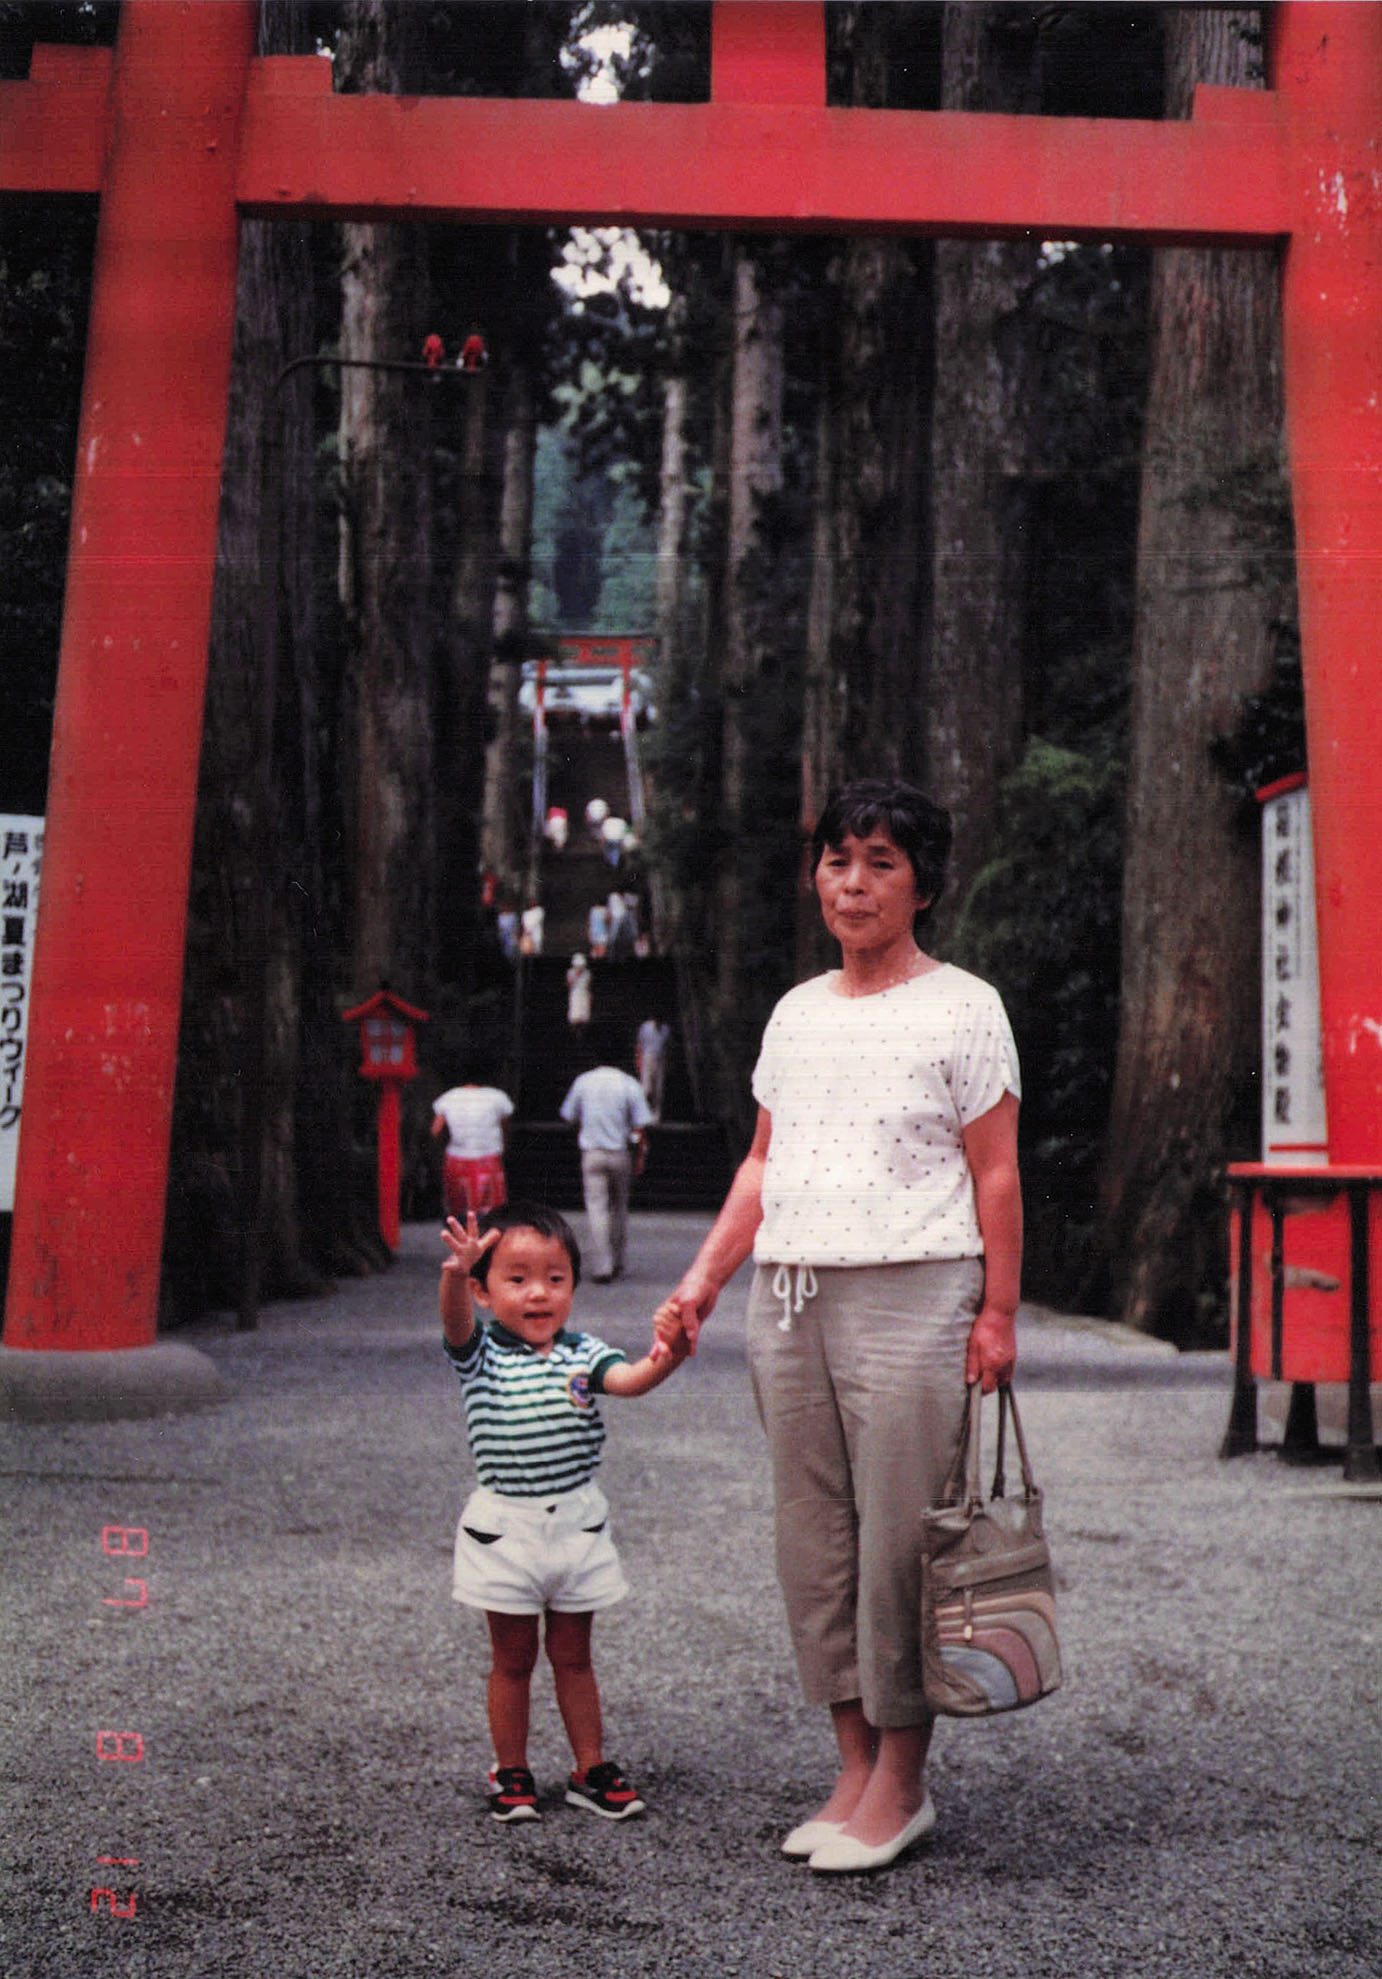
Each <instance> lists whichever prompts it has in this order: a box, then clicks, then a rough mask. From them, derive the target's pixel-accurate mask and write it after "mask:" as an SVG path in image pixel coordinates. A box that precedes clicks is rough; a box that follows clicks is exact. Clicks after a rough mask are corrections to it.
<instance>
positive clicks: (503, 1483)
mask: <svg viewBox="0 0 1382 1979" xmlns="http://www.w3.org/2000/svg"><path fill="white" fill-rule="evenodd" d="M442 1346H443V1349H444V1350H445V1353H446V1357H447V1359H448V1360H449V1361H450V1362H451V1365H452V1367H454V1368H455V1370H456V1373H457V1376H458V1377H459V1379H460V1383H461V1396H462V1400H463V1401H464V1403H465V1419H466V1429H467V1432H468V1434H469V1437H470V1452H471V1455H472V1456H473V1457H474V1459H475V1470H476V1474H477V1476H478V1477H479V1480H480V1482H481V1484H484V1485H488V1487H489V1489H490V1490H491V1491H497V1492H499V1493H500V1494H501V1495H502V1496H503V1497H505V1498H542V1497H545V1496H547V1495H548V1494H549V1493H555V1492H558V1491H575V1490H578V1489H579V1487H580V1486H581V1485H583V1484H588V1483H589V1482H590V1480H591V1478H592V1477H593V1476H594V1475H595V1472H596V1470H597V1468H598V1467H599V1462H600V1451H601V1448H602V1446H603V1444H604V1440H605V1425H604V1423H603V1422H602V1421H601V1419H600V1411H599V1408H598V1407H597V1406H596V1402H595V1397H596V1396H597V1395H598V1394H600V1393H601V1392H602V1390H603V1388H604V1379H605V1375H606V1373H607V1372H608V1370H609V1369H610V1368H612V1367H615V1366H616V1365H617V1364H618V1363H619V1362H620V1361H623V1360H626V1359H627V1358H628V1356H627V1355H626V1354H624V1353H623V1352H621V1350H620V1349H619V1348H618V1347H610V1346H607V1345H606V1344H605V1342H604V1341H603V1340H597V1339H596V1337H595V1335H594V1334H593V1333H567V1332H565V1331H563V1332H561V1333H558V1335H557V1336H556V1338H555V1340H553V1342H552V1346H551V1351H550V1352H548V1353H546V1354H540V1353H539V1352H538V1351H537V1349H536V1348H535V1347H530V1346H529V1345H528V1342H527V1341H526V1340H520V1339H519V1337H518V1335H517V1334H516V1333H510V1332H509V1330H508V1328H507V1327H506V1326H500V1325H498V1324H497V1322H496V1321H494V1320H487V1321H485V1322H483V1323H482V1324H477V1326H476V1328H475V1331H474V1332H473V1333H472V1334H471V1336H470V1339H469V1340H468V1341H467V1342H466V1344H465V1346H464V1348H462V1349H461V1350H460V1351H457V1349H456V1348H454V1347H452V1346H451V1345H450V1343H449V1342H448V1341H446V1340H443V1342H442Z"/></svg>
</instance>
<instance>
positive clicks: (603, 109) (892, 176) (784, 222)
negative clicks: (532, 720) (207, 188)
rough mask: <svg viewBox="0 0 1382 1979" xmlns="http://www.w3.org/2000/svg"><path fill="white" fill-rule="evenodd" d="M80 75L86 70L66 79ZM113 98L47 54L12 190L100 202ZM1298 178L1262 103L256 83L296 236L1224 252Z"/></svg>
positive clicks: (249, 161)
mask: <svg viewBox="0 0 1382 1979" xmlns="http://www.w3.org/2000/svg"><path fill="white" fill-rule="evenodd" d="M70 54H76V55H79V56H80V57H81V60H80V62H73V61H72V60H70V59H64V60H62V61H60V62H54V60H53V57H55V56H58V55H61V56H64V57H69V56H70ZM40 56H41V60H40ZM98 56H99V57H100V58H101V59H97V57H98ZM108 95H109V56H108V55H107V53H106V51H104V50H101V51H86V50H76V51H66V50H57V49H46V50H42V51H39V52H38V53H36V56H35V68H34V74H33V76H32V77H31V79H30V81H29V82H27V83H5V84H0V192H4V191H10V192H33V191H38V190H40V189H47V190H48V191H53V190H56V189H59V187H60V189H62V190H65V191H71V192H91V193H95V192H98V191H99V190H100V185H101V173H102V170H103V166H104V158H105V141H104V129H105V124H106V121H107V108H106V106H107V102H108ZM535 159H540V160H541V161H542V164H541V170H540V171H535V170H534V163H533V161H534V160H535ZM1286 159H1287V145H1286V141H1285V133H1284V130H1283V125H1282V121H1281V117H1280V115H1279V111H1278V105H1277V102H1276V99H1275V97H1274V96H1273V95H1271V94H1270V93H1269V92H1267V91H1264V90H1248V89H1201V90H1199V91H1198V92H1197V95H1196V101H1195V115H1194V117H1193V118H1192V119H1191V120H1190V121H1188V122H1179V123H1151V122H1146V121H1136V120H1132V119H1112V118H1093V117H1014V116H997V115H982V114H965V113H960V112H953V111H937V112H926V111H915V110H837V109H827V108H825V107H824V106H823V105H807V104H799V103H789V104H782V103H756V102H745V101H742V100H739V101H729V102H718V101H717V102H710V103H626V104H609V105H594V104H588V103H567V102H552V101H547V100H538V99H532V100H529V99H509V98H506V99H503V100H499V99H490V98H484V97H442V96H415V97H401V96H379V95H375V96H338V95H335V94H333V92H332V86H331V64H330V62H329V61H328V60H326V59H325V58H324V57H320V56H311V55H308V56H266V57H261V58H260V59H259V60H257V61H255V62H254V63H252V65H251V69H250V78H249V87H248V90H247V92H246V98H245V122H244V126H243V129H242V133H241V139H240V163H239V170H238V173H237V176H236V185H235V197H236V202H237V204H238V206H239V208H240V210H241V212H242V213H248V214H252V215H257V216H261V217H265V216H272V215H275V214H280V215H281V214H285V213H289V212H291V213H292V214H293V216H294V217H295V218H298V219H301V218H303V217H308V218H317V219H327V218H331V219H341V218H349V219H357V220H365V219H387V218H397V217H399V216H400V215H403V214H407V215H408V216H409V217H411V218H416V219H421V220H475V221H487V220H489V221H500V220H502V221H504V222H505V223H507V224H514V223H523V222H531V223H532V224H534V225H546V224H549V223H552V222H555V221H571V220H577V221H580V222H583V223H585V224H588V225H611V226H615V225H624V224H628V225H634V224H637V225H642V226H654V227H686V228H706V227H729V226H733V227H736V228H771V229H773V230H775V231H777V232H815V233H851V232H859V231H861V230H863V231H867V232H869V233H889V232H892V233H913V234H946V235H971V236H974V237H983V238H995V237H999V236H1003V235H1014V234H1022V235H1031V234H1033V233H1036V234H1038V235H1039V236H1041V237H1042V238H1050V239H1058V240H1078V239H1090V240H1140V241H1144V242H1152V243H1156V242H1168V241H1177V242H1182V243H1198V244H1201V245H1225V244H1231V243H1235V242H1237V243H1240V244H1250V243H1263V242H1267V241H1270V240H1273V239H1275V238H1279V237H1281V236H1284V235H1285V234H1287V233H1288V232H1289V231H1290V227H1291V215H1292V202H1291V198H1290V188H1289V183H1288V175H1287V170H1286ZM55 178H57V179H58V185H55Z"/></svg>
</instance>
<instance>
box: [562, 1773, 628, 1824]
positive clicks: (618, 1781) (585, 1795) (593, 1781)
mask: <svg viewBox="0 0 1382 1979" xmlns="http://www.w3.org/2000/svg"><path fill="white" fill-rule="evenodd" d="M566 1798H567V1799H568V1800H569V1801H570V1803H571V1805H572V1806H573V1807H584V1808H586V1809H587V1810H588V1811H589V1812H590V1813H591V1814H601V1815H603V1816H604V1818H605V1820H606V1821H627V1820H628V1818H629V1816H630V1815H631V1814H641V1813H642V1812H643V1807H644V1803H643V1802H642V1801H641V1800H640V1799H639V1798H638V1795H637V1794H636V1793H635V1791H634V1789H633V1788H632V1787H631V1786H630V1785H629V1783H628V1781H627V1780H626V1779H625V1778H624V1775H623V1774H622V1773H621V1772H620V1771H619V1768H618V1767H617V1766H616V1765H615V1763H614V1761H613V1760H612V1759H606V1760H604V1761H602V1762H601V1764H600V1765H598V1766H591V1767H589V1768H588V1769H587V1771H586V1772H585V1774H584V1775H581V1774H579V1773H573V1774H572V1775H571V1778H570V1780H569V1781H568V1782H567V1787H566Z"/></svg>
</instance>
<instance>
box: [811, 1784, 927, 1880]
mask: <svg viewBox="0 0 1382 1979" xmlns="http://www.w3.org/2000/svg"><path fill="white" fill-rule="evenodd" d="M935 1825H936V1806H935V1802H934V1801H933V1800H932V1798H931V1796H930V1794H929V1793H928V1794H927V1796H926V1798H925V1800H924V1801H923V1802H922V1803H921V1806H920V1807H919V1808H918V1809H917V1811H916V1813H915V1814H914V1815H913V1816H912V1818H911V1820H910V1821H909V1822H908V1823H907V1824H906V1826H905V1827H903V1828H899V1829H898V1831H897V1833H896V1834H895V1835H894V1836H893V1838H892V1840H891V1841H888V1842H879V1843H877V1844H876V1845H874V1846H870V1844H869V1843H868V1842H861V1841H856V1839H855V1838H854V1836H853V1835H846V1834H844V1833H843V1832H842V1831H841V1830H839V1829H837V1830H836V1832H835V1833H834V1834H833V1835H827V1836H826V1838H825V1840H824V1841H823V1842H822V1843H821V1845H820V1847H819V1848H817V1849H815V1850H813V1851H812V1854H811V1860H810V1866H811V1867H812V1868H813V1869H819V1870H824V1871H826V1872H830V1871H836V1870H851V1869H886V1868H887V1866H888V1864H889V1863H890V1862H896V1860H897V1858H898V1856H899V1855H901V1854H902V1851H903V1850H904V1849H908V1848H910V1847H911V1846H912V1844H913V1842H919V1841H920V1840H921V1838H922V1836H923V1835H929V1834H930V1832H931V1830H932V1829H933V1828H934V1827H935Z"/></svg>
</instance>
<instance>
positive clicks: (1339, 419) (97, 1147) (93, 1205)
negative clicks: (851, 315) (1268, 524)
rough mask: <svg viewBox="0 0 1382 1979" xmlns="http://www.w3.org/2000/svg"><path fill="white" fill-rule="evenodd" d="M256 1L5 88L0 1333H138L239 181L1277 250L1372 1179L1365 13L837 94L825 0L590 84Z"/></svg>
mask: <svg viewBox="0 0 1382 1979" xmlns="http://www.w3.org/2000/svg"><path fill="white" fill-rule="evenodd" d="M255 13H256V10H255V8H254V6H253V5H252V4H250V0H198V4H197V5H196V6H190V5H186V4H176V5H175V4H172V0H125V5H124V7H123V9H122V13H121V26H120V42H119V48H118V51H117V56H116V60H115V64H114V69H113V78H112V71H111V69H110V66H109V64H108V62H107V61H106V59H105V58H104V57H100V56H94V55H89V54H87V53H85V52H79V53H77V54H75V55H74V54H71V53H70V52H62V53H59V52H58V51H51V50H49V51H39V53H38V54H37V55H36V57H35V61H34V65H33V71H32V75H31V78H30V80H29V81H28V82H24V83H7V84H0V193H4V192H10V193H51V192H65V193H88V194H93V195H99V197H100V199H101V206H102V211H101V226H100V236H99V244H98V249H97V262H96V278H95V286H94V293H93V306H92V324H91V338H90V348H89V356H88V368H87V379H86V388H85V394H84V399H83V409H82V417H81V428H80V440H79V460H78V472H77V485H76V498H75V503H74V514H73V531H72V546H71V553H70V569H69V580H68V598H67V616H66V620H65V625H64V633H63V647H62V664H61V674H60V680H59V689H58V709H57V719H56V728H55V735H54V744H53V776H52V793H53V794H52V805H51V809H50V812H49V819H48V839H47V851H46V860H47V863H46V866H45V873H44V899H43V906H42V910H41V915H40V925H39V931H38V941H37V948H36V957H35V978H34V1005H33V1029H32V1032H31V1036H30V1044H29V1058H28V1069H27V1075H26V1077H27V1084H26V1103H25V1115H26V1121H27V1122H28V1123H30V1130H29V1131H27V1132H26V1133H25V1135H24V1137H23V1140H22V1144H21V1150H20V1170H19V1177H18V1202H17V1206H16V1214H15V1224H14V1240H13V1262H12V1267H11V1279H10V1287H9V1302H8V1308H7V1316H6V1326H5V1341H6V1346H5V1348H4V1349H3V1350H0V1351H3V1353H4V1354H6V1355H8V1356H9V1363H8V1364H12V1363H13V1361H14V1359H15V1358H16V1355H22V1353H23V1352H24V1351H32V1350H45V1351H46V1350H53V1351H69V1352H70V1351H72V1350H76V1349H81V1350H84V1351H87V1352H90V1351H92V1350H94V1349H98V1348H126V1347H137V1346H143V1345H147V1344H148V1343H149V1342H151V1341H152V1340H153V1337H154V1330H155V1323H156V1317H155V1316H156V1293H157V1283H158V1263H159V1249H160V1233H161V1220H162V1207H163V1197H164V1186H165V1180H166V1162H167V1137H168V1118H169V1108H170V1104H171V1095H172V1086H173V1071H174V1063H175V1048H176V1022H177V1010H178V985H179V979H180V973H181V966H182V947H183V913H184V909H183V903H184V901H185V898H186V892H187V865H188V857H189V848H190V843H191V828H192V812H193V802H194V796H195V782H196V768H197V735H198V724H199V710H200V704H201V692H202V676H203V670H204V666H205V658H206V639H207V625H208V621H209V612H210V595H211V574H212V571H211V566H212V556H213V553H214V544H215V523H216V498H217V485H216V484H217V463H218V459H219V453H220V444H221V433H222V426H223V423H224V417H225V394H226V380H227V367H228V360H229V348H230V332H231V320H232V312H233V307H234V280H235V227H236V214H237V210H238V212H240V213H248V214H255V215H276V214H281V215H283V216H285V217H288V216H291V217H294V218H301V217H303V216H319V217H334V218H340V217H343V216H356V217H370V218H376V219H385V218H396V217H409V218H414V219H417V218H436V219H449V220H466V221H475V220H494V221H501V222H504V223H511V222H515V221H525V220H530V221H534V222H538V223H544V222H549V221H561V220H580V221H585V222H587V223H598V222H600V221H609V222H613V223H618V222H621V221H627V222H630V223H633V222H638V221H643V222H646V223H650V224H654V225H662V226H683V225H684V226H691V227H707V226H708V227H762V228H772V229H776V230H779V231H791V230H804V229H814V230H817V231H825V232H839V233H848V232H887V231H896V232H914V233H928V234H934V235H941V234H949V235H968V236H973V237H984V236H1004V235H1014V234H1028V233H1031V232H1033V231H1035V232H1037V233H1039V234H1041V235H1042V236H1050V237H1054V238H1057V239H1068V238H1084V239H1098V240H1143V241H1150V242H1171V241H1180V242H1190V243H1236V244H1239V245H1242V246H1258V247H1273V248H1275V247H1278V246H1280V245H1281V244H1282V243H1285V248H1286V252H1285V264H1284V277H1283V306H1284V317H1285V353H1286V400H1287V410H1288V421H1289V441H1290V449H1291V471H1292V487H1293V496H1294V501H1295V519H1296V543H1297V554H1298V559H1299V569H1300V598H1301V623H1302V635H1303V642H1304V661H1305V679H1306V715H1307V724H1308V731H1309V747H1310V768H1311V780H1312V797H1313V812H1314V823H1315V835H1316V837H1315V842H1316V852H1317V871H1318V886H1317V899H1318V912H1319V922H1320V943H1319V946H1320V977H1321V1008H1322V1017H1323V1028H1324V1050H1325V1077H1326V1089H1327V1104H1328V1115H1329V1121H1330V1162H1331V1164H1344V1165H1346V1166H1350V1167H1353V1168H1375V1169H1377V1170H1378V1171H1379V1173H1382V1104H1380V1103H1379V1102H1382V952H1380V949H1379V928H1382V917H1379V914H1378V907H1377V903H1378V902H1379V900H1382V778H1379V777H1378V776H1377V775H1376V773H1375V769H1374V765H1373V763H1372V760H1371V745H1370V741H1369V737H1370V732H1371V716H1372V711H1373V707H1374V705H1375V704H1376V702H1377V700H1378V689H1379V673H1382V663H1380V662H1379V658H1378V653H1377V647H1376V642H1375V636H1374V633H1375V627H1376V626H1377V624H1378V623H1382V197H1380V196H1379V192H1378V188H1377V180H1376V169H1377V167H1376V160H1377V150H1376V144H1377V133H1378V132H1379V130H1382V7H1376V6H1363V5H1350V4H1347V0H1345V3H1344V4H1333V0H1319V3H1318V4H1316V3H1315V0H1310V3H1308V4H1307V3H1306V0H1290V4H1282V5H1279V6H1277V7H1275V8H1274V9H1273V10H1272V21H1273V37H1274V42H1273V59H1272V87H1271V88H1270V89H1269V90H1265V91H1259V90H1246V89H1245V90H1237V89H1201V90H1200V91H1198V92H1197V95H1196V102H1195V115H1194V117H1193V118H1191V119H1189V120H1187V121H1185V122H1176V123H1150V122H1129V121H1118V120H1114V119H1106V120H1089V119H1081V118H1053V117H1006V116H996V115H982V114H959V113H920V112H910V111H886V110H878V111H873V110H855V109H830V108H827V107H826V105H825V39H824V11H823V7H822V6H821V5H820V4H819V0H733V4H730V0H718V4H717V5H716V6H715V9H714V15H713V20H714V29H713V59H712V92H713V93H712V100H711V101H710V102H709V103H701V104H626V105H614V106H609V107H599V106H594V105H589V104H581V103H563V102H550V101H541V102H539V101H531V102H497V101H487V100H483V99H476V98H467V99H445V98H436V97H433V98H422V99H409V100H404V99H401V98H396V97H390V96H337V95H334V94H333V93H332V91H331V80H330V65H329V63H327V62H325V61H323V60H321V59H318V58H314V57H307V58H265V59H259V60H253V59H252V58H251V50H252V39H253V33H254V25H255ZM35 1121H37V1122H38V1123H39V1124H38V1127H37V1129H36V1130H34V1129H33V1127H32V1123H33V1122H35ZM93 1259H97V1260H99V1268H98V1269H93V1267H92V1260H93ZM5 1378H6V1379H8V1378H9V1377H8V1375H6V1376H5Z"/></svg>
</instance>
